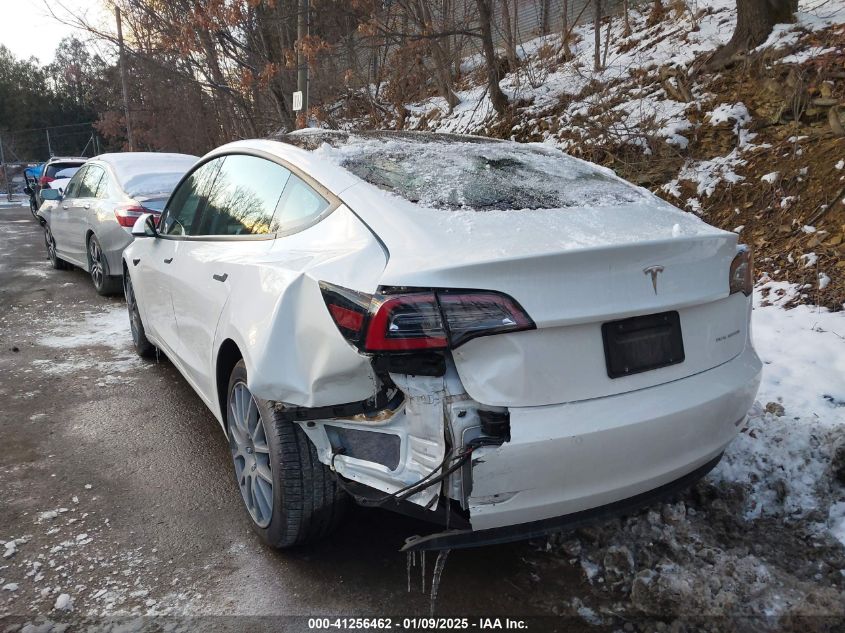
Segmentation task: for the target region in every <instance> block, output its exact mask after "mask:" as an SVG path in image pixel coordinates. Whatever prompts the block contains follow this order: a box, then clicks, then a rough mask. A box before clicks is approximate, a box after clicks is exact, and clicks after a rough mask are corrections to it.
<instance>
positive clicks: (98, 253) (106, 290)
mask: <svg viewBox="0 0 845 633" xmlns="http://www.w3.org/2000/svg"><path fill="white" fill-rule="evenodd" d="M88 271H89V273H90V274H91V282H92V283H93V284H94V290H96V291H97V294H99V295H103V296H107V295H113V294H115V293H117V292H118V290H119V289H120V280H119V279H117V278H116V277H112V276H111V275H109V266H108V262H107V261H106V256H105V253H103V249H102V247H101V246H100V242H99V240H98V239H97V236H96V235H91V237H89V238H88Z"/></svg>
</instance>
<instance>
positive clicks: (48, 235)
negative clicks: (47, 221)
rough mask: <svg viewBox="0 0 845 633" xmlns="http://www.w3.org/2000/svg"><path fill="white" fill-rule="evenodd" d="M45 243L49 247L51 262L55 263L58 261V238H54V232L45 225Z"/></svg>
mask: <svg viewBox="0 0 845 633" xmlns="http://www.w3.org/2000/svg"><path fill="white" fill-rule="evenodd" d="M44 245H45V246H46V247H47V257H48V258H49V259H50V262H51V263H53V264H55V263H56V257H57V256H56V240H55V239H53V232H52V231H51V230H50V227H49V226H46V225H45V227H44Z"/></svg>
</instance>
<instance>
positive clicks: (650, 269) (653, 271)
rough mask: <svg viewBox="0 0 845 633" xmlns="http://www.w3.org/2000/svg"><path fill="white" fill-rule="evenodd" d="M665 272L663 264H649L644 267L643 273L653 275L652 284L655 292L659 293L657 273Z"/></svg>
mask: <svg viewBox="0 0 845 633" xmlns="http://www.w3.org/2000/svg"><path fill="white" fill-rule="evenodd" d="M662 272H663V266H649V267H648V268H643V274H645V275H651V285H652V287H653V288H654V294H657V275H659V274H660V273H662Z"/></svg>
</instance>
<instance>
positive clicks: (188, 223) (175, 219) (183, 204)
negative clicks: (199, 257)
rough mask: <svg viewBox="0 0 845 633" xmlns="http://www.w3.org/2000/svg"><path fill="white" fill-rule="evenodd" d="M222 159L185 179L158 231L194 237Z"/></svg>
mask: <svg viewBox="0 0 845 633" xmlns="http://www.w3.org/2000/svg"><path fill="white" fill-rule="evenodd" d="M222 162H223V159H220V158H218V159H216V160H212V161H209V162H207V163H205V164H204V165H201V166H200V167H199V168H198V169H196V170H194V172H193V173H192V174H191V175H190V176H188V177H187V178H185V180H183V181H182V184H181V185H179V187H178V188H177V189H176V191H174V192H173V196H172V197H171V198H170V201H169V202H168V204H167V209H166V210H165V212H164V214H163V215H162V219H161V226H160V228H159V230H160V231H161V233H162V234H164V235H196V234H197V230H196V229H197V228H198V225H199V219H200V217H201V213H202V209H203V207H204V206H205V202H206V196H207V195H208V192H209V190H210V189H211V186H212V184H213V183H214V177H215V176H216V175H217V171H218V170H219V169H220V165H221V163H222Z"/></svg>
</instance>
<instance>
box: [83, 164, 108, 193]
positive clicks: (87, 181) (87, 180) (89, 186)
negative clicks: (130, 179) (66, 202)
mask: <svg viewBox="0 0 845 633" xmlns="http://www.w3.org/2000/svg"><path fill="white" fill-rule="evenodd" d="M105 175H106V172H105V170H104V169H103V168H102V167H97V166H96V165H89V166H88V169H86V170H85V175H84V176H83V177H82V183H81V184H80V185H79V190H78V191H77V192H76V196H75V197H77V198H95V197H96V196H97V189H98V188H99V187H100V181H101V180H102V179H103V178H104V177H105Z"/></svg>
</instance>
